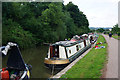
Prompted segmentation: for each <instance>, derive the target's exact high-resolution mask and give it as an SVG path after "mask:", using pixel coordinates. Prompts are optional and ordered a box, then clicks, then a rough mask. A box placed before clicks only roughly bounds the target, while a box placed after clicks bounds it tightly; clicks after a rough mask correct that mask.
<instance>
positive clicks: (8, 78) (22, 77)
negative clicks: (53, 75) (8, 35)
mask: <svg viewBox="0 0 120 80" xmlns="http://www.w3.org/2000/svg"><path fill="white" fill-rule="evenodd" d="M0 54H4V55H7V54H8V60H7V66H6V67H4V68H2V69H1V70H0V73H1V79H2V80H26V79H27V80H28V79H29V78H30V74H31V69H32V66H31V65H29V64H25V63H24V60H23V58H22V55H21V53H20V50H19V47H18V45H17V44H15V43H11V42H9V43H8V44H7V46H4V47H0ZM4 57H5V56H4Z"/></svg>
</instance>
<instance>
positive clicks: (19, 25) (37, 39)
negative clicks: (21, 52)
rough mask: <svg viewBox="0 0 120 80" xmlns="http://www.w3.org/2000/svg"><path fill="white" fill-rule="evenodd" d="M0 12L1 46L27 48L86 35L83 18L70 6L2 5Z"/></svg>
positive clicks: (5, 3)
mask: <svg viewBox="0 0 120 80" xmlns="http://www.w3.org/2000/svg"><path fill="white" fill-rule="evenodd" d="M2 9H3V44H6V43H7V42H9V41H12V42H16V43H18V44H19V45H20V46H21V48H25V47H26V48H27V47H28V48H29V47H30V46H32V44H33V45H35V44H37V45H40V44H42V43H53V42H56V41H59V40H64V39H65V38H71V37H72V36H74V35H76V34H78V35H80V34H83V33H88V32H89V28H88V26H89V23H88V20H87V18H86V15H85V14H83V12H82V11H80V10H79V8H78V6H77V5H74V4H73V3H72V2H70V3H68V4H67V5H64V4H63V3H60V2H57V3H51V2H48V3H38V2H26V3H25V2H19V3H18V2H14V3H13V2H9V3H8V2H3V6H2ZM8 29H9V30H8ZM12 31H13V32H14V33H13V32H12ZM18 34H19V36H18ZM27 40H28V41H27Z"/></svg>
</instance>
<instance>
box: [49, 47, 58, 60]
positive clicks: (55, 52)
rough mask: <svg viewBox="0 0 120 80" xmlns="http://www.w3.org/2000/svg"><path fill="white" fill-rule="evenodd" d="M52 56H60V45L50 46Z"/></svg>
mask: <svg viewBox="0 0 120 80" xmlns="http://www.w3.org/2000/svg"><path fill="white" fill-rule="evenodd" d="M52 57H56V58H59V46H58V45H52V46H50V58H52Z"/></svg>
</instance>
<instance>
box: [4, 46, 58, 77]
mask: <svg viewBox="0 0 120 80" xmlns="http://www.w3.org/2000/svg"><path fill="white" fill-rule="evenodd" d="M47 52H48V46H40V47H35V48H31V49H26V50H22V51H21V54H22V57H23V59H24V61H25V63H27V64H31V65H32V74H31V78H49V77H51V76H52V70H50V69H48V68H46V67H45V66H44V58H45V57H46V55H47ZM7 59H8V56H5V57H4V58H3V59H2V62H3V63H2V64H3V67H5V66H6V63H7ZM59 71H60V70H54V74H56V73H57V72H59Z"/></svg>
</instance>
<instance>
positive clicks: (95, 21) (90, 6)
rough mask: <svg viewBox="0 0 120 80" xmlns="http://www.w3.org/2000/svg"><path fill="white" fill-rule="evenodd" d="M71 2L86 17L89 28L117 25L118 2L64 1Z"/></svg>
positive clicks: (65, 0) (111, 0)
mask: <svg viewBox="0 0 120 80" xmlns="http://www.w3.org/2000/svg"><path fill="white" fill-rule="evenodd" d="M70 1H72V2H73V3H74V4H75V5H77V6H78V7H79V9H80V10H81V11H83V12H84V14H85V15H86V16H87V18H88V21H89V24H90V25H89V26H90V27H113V26H114V25H115V24H116V23H118V2H119V0H64V4H65V5H66V4H67V3H69V2H70Z"/></svg>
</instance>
